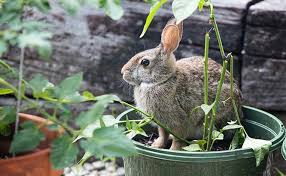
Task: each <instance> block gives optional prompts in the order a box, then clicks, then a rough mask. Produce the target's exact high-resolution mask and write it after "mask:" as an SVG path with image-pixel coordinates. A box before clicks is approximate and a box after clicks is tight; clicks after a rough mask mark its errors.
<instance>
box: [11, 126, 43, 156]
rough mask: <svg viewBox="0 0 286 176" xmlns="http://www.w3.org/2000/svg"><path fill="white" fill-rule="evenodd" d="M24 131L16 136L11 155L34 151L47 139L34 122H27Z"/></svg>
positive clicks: (20, 131)
mask: <svg viewBox="0 0 286 176" xmlns="http://www.w3.org/2000/svg"><path fill="white" fill-rule="evenodd" d="M21 126H22V127H23V129H22V130H19V132H18V133H17V134H16V135H15V136H14V139H13V141H12V143H11V146H10V152H11V153H23V152H28V151H32V150H34V149H35V148H36V147H37V146H38V145H39V144H40V142H41V141H43V140H44V139H45V136H44V134H43V133H42V132H41V131H40V130H39V128H38V127H37V126H36V125H35V124H34V123H32V122H30V121H27V122H24V123H23V124H22V125H21Z"/></svg>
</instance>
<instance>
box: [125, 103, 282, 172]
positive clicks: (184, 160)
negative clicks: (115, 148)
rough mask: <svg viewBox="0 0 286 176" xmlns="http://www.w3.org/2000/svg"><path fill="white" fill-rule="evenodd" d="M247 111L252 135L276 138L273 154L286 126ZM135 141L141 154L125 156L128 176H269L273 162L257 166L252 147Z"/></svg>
mask: <svg viewBox="0 0 286 176" xmlns="http://www.w3.org/2000/svg"><path fill="white" fill-rule="evenodd" d="M243 112H244V115H245V119H244V122H243V123H244V127H245V129H246V130H247V132H248V134H249V135H250V136H251V137H254V138H262V139H266V140H271V141H272V146H271V148H270V152H269V155H271V154H272V152H273V151H275V150H277V149H279V148H280V147H281V145H282V143H283V141H284V137H285V129H284V126H283V123H282V122H281V121H280V120H279V119H278V118H276V117H275V116H273V115H271V114H269V113H267V112H264V111H262V110H259V109H256V108H252V107H248V106H244V107H243ZM129 113H131V111H127V112H126V113H125V115H128V114H129ZM134 143H135V145H136V148H137V151H138V153H139V154H138V155H136V156H132V157H127V158H125V159H124V167H125V174H126V176H255V175H263V173H264V174H265V175H268V174H267V172H269V166H270V165H271V161H270V160H269V159H270V158H271V157H269V158H268V162H267V159H265V160H264V161H263V162H262V163H261V165H260V166H259V167H256V165H255V158H254V153H253V151H252V149H237V150H232V151H215V152H186V151H171V150H166V149H154V148H151V147H149V146H145V145H143V144H141V143H138V142H134ZM284 145H286V144H285V143H284ZM284 149H286V147H285V146H284ZM284 152H285V150H284ZM282 153H283V151H282ZM284 155H285V153H284ZM266 158H267V157H266ZM267 164H268V166H267Z"/></svg>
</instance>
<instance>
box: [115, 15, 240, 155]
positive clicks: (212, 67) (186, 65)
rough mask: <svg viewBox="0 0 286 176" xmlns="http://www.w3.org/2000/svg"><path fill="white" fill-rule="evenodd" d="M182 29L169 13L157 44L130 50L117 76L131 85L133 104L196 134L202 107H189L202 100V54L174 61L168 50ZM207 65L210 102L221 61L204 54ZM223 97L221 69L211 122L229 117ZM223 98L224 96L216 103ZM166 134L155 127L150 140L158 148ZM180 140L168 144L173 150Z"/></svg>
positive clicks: (178, 130) (226, 89)
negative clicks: (156, 131) (135, 51)
mask: <svg viewBox="0 0 286 176" xmlns="http://www.w3.org/2000/svg"><path fill="white" fill-rule="evenodd" d="M182 32H183V24H182V22H181V23H180V24H176V21H175V20H174V19H172V20H170V21H169V22H168V23H167V25H166V27H165V28H164V30H163V32H162V36H161V44H160V45H159V46H157V47H156V48H153V49H149V50H146V51H143V52H140V53H138V54H136V55H135V56H134V57H132V58H131V59H130V60H129V61H128V62H127V63H126V64H125V65H124V66H123V68H122V70H121V73H122V74H123V79H124V80H125V81H126V82H128V83H129V84H131V85H133V86H134V99H135V103H136V106H137V107H138V108H140V109H142V110H143V111H145V112H147V113H149V114H152V115H154V116H155V117H156V118H157V119H158V120H159V121H160V122H161V123H162V124H164V125H166V126H167V127H168V128H169V129H171V131H172V132H173V133H175V134H176V135H178V136H180V137H182V138H185V139H186V138H188V139H198V138H201V137H202V131H203V123H204V112H203V111H202V110H201V109H199V110H197V111H193V109H194V108H195V107H197V106H200V105H201V104H203V103H204V95H203V94H204V92H203V81H204V59H203V57H201V56H194V57H190V58H184V59H180V60H178V61H176V58H175V56H174V54H173V52H174V51H175V50H176V48H177V47H178V45H179V42H180V40H181V38H182ZM143 60H144V61H143ZM146 60H147V61H146ZM208 65H209V67H208V76H209V104H211V103H212V102H213V101H214V99H215V96H216V90H217V86H218V82H219V79H220V75H221V73H220V72H221V70H222V66H221V65H220V64H218V63H216V62H215V61H213V60H212V59H209V61H208ZM234 89H235V91H234V96H235V100H236V103H237V105H238V109H239V112H240V113H241V106H240V104H241V103H240V101H241V96H240V90H239V89H238V86H237V85H236V84H235V85H234ZM229 97H230V73H229V72H228V71H227V72H226V75H225V82H224V84H223V86H222V92H221V98H220V102H219V104H218V106H217V116H216V121H215V127H217V128H221V127H223V126H224V125H226V124H227V123H226V122H227V121H230V120H233V119H235V114H234V111H233V108H232V104H231V100H230V99H229ZM227 99H229V100H227ZM224 100H227V101H225V103H222V101H224ZM192 111H193V112H192ZM191 112H192V113H191ZM168 138H169V134H168V132H166V131H165V130H164V129H163V128H160V127H159V138H158V139H156V140H155V142H154V143H153V144H152V146H153V147H156V148H164V147H166V142H167V140H168ZM183 145H184V144H183V143H182V142H181V141H179V140H178V139H175V138H173V142H172V146H171V148H170V149H172V150H179V149H181V147H182V146H183Z"/></svg>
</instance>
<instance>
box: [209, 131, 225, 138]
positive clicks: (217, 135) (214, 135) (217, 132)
mask: <svg viewBox="0 0 286 176" xmlns="http://www.w3.org/2000/svg"><path fill="white" fill-rule="evenodd" d="M223 137H224V136H223V134H222V133H221V132H219V131H216V130H213V132H212V140H223Z"/></svg>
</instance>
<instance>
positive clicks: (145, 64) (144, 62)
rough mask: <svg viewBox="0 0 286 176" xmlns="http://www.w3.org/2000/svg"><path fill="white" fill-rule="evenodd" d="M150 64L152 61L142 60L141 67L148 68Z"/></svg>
mask: <svg viewBox="0 0 286 176" xmlns="http://www.w3.org/2000/svg"><path fill="white" fill-rule="evenodd" d="M149 64H150V61H149V60H148V59H142V60H141V65H143V66H148V65H149Z"/></svg>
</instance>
